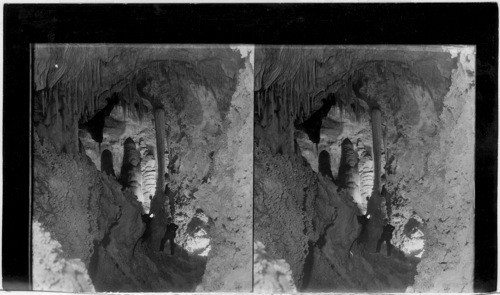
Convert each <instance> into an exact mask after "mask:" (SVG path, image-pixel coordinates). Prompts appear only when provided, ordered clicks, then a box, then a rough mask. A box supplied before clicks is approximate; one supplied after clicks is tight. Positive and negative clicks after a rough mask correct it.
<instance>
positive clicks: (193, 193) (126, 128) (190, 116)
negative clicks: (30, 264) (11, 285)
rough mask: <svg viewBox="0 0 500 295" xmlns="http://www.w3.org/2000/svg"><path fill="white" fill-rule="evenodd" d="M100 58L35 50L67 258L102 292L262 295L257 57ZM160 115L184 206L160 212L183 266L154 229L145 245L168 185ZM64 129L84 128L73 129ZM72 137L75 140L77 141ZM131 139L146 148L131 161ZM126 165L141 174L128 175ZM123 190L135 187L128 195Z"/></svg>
mask: <svg viewBox="0 0 500 295" xmlns="http://www.w3.org/2000/svg"><path fill="white" fill-rule="evenodd" d="M87 49H88V50H82V48H80V47H78V46H76V48H73V47H72V46H61V47H57V46H56V47H54V48H52V47H50V46H48V47H43V46H42V47H40V46H39V47H37V49H36V50H35V51H36V57H35V59H36V73H37V74H36V79H35V83H36V88H37V90H38V92H37V93H36V99H35V105H36V107H35V114H36V115H35V126H36V128H35V129H36V132H35V133H36V134H37V140H38V141H37V142H38V145H37V146H36V147H35V149H36V152H37V154H36V155H37V157H36V159H35V161H36V162H37V163H36V164H35V166H36V169H37V171H36V175H35V178H36V181H35V187H36V191H35V207H34V212H35V211H36V214H35V215H36V216H35V217H36V218H37V220H38V221H39V222H40V223H41V224H42V225H43V227H44V228H45V229H46V230H47V231H48V232H50V233H51V235H52V237H53V239H55V240H57V241H59V242H60V243H61V245H62V249H63V250H64V252H63V253H65V255H70V256H71V257H72V258H75V259H81V261H82V263H83V264H84V266H85V268H86V269H87V270H88V273H89V275H90V278H91V279H92V284H93V286H94V287H95V290H97V291H194V290H207V291H220V290H224V291H249V290H251V275H250V274H251V269H252V225H251V222H252V218H251V217H252V214H251V212H252V191H251V181H252V165H251V161H252V144H251V138H252V134H253V122H252V118H251V111H252V109H253V101H252V90H253V57H252V52H251V50H250V51H248V50H243V49H244V48H240V49H241V50H240V52H244V53H245V54H244V55H240V52H238V49H239V48H237V47H236V48H233V49H231V48H229V47H228V46H223V47H217V46H213V48H212V47H210V48H208V47H207V48H205V47H203V48H201V47H193V48H177V47H171V48H167V47H165V46H163V47H162V46H158V47H156V46H146V47H141V46H136V47H134V46H116V47H109V48H106V47H102V46H95V47H92V48H87ZM75 61H81V62H82V64H81V65H78V64H74V63H73V62H75ZM55 64H56V65H57V67H56V66H55ZM51 67H53V68H51ZM144 79H145V80H146V83H145V84H144V83H143V84H140V83H139V82H141V81H144ZM82 83H83V84H82ZM141 83H142V82H141ZM139 84H140V85H139ZM56 88H57V89H64V90H61V91H59V92H55V91H54V89H56ZM47 93H50V95H51V96H50V97H51V99H50V100H49V99H47V97H46V96H45V94H47ZM141 93H142V94H144V93H147V94H148V95H149V96H151V97H154V98H155V100H154V101H153V100H148V99H144V97H143V95H141ZM55 102H57V103H61V102H62V103H61V104H60V105H59V106H60V107H58V108H59V109H60V112H58V113H57V112H56V113H54V119H52V120H47V119H46V116H48V115H50V113H49V112H47V111H46V108H49V109H50V108H51V107H52V106H53V104H54V103H55ZM156 104H162V106H163V108H164V109H165V115H166V116H165V120H164V123H163V124H162V125H164V126H161V127H162V128H164V133H165V135H166V148H165V151H164V156H165V168H166V171H165V172H166V173H165V175H161V176H160V177H161V178H163V177H165V182H166V183H167V184H168V185H169V187H170V193H168V195H165V196H164V197H165V200H168V199H170V200H171V201H172V202H171V203H170V204H168V203H167V202H165V204H161V206H164V208H165V210H170V209H174V208H175V210H172V212H173V213H174V221H175V223H176V224H178V225H179V229H178V231H177V237H176V240H175V242H176V244H177V245H178V247H177V249H176V254H175V255H174V256H169V255H167V254H166V253H162V252H158V247H156V246H155V245H156V244H157V243H156V242H159V240H160V239H161V237H162V236H163V233H164V230H157V231H152V233H153V234H152V235H151V237H153V238H154V239H152V240H151V242H150V241H149V240H147V241H146V242H144V243H143V242H142V241H141V240H140V238H141V236H142V235H143V233H144V230H145V226H144V223H143V222H142V221H141V213H142V212H148V211H149V209H150V208H151V200H150V198H149V197H150V196H154V195H155V191H156V186H157V185H156V182H157V181H156V179H157V178H158V172H157V170H158V169H157V167H158V163H156V162H157V159H158V158H159V157H158V153H157V151H156V140H155V126H154V124H153V123H154V122H153V115H152V112H153V107H154V106H157V105H156ZM103 108H106V110H109V112H108V114H107V115H106V116H102V114H103V112H101V110H102V109H103ZM100 114H101V115H100ZM61 118H73V120H74V121H72V122H78V123H79V124H69V125H68V124H67V125H64V126H61V124H57V122H59V121H61ZM54 122H56V123H54ZM91 122H98V124H97V123H95V124H94V123H91ZM42 125H43V126H42ZM78 128H80V129H78ZM69 133H71V134H74V135H75V138H76V139H75V138H69V137H68V138H66V137H64V136H65V134H69ZM60 134H62V137H63V138H64V139H65V140H61V137H59V135H60ZM56 135H57V136H56ZM129 138H130V139H129ZM66 139H68V140H66ZM96 140H97V142H96ZM128 141H130V142H131V141H133V142H134V143H135V150H134V149H132V148H131V149H128V150H130V151H132V153H124V143H126V142H127V144H126V145H127V146H130V142H128ZM74 146H77V147H78V146H79V148H72V147H74ZM104 150H108V151H109V153H107V152H106V153H105V154H104V155H105V157H104V158H101V156H102V152H103V151H104ZM132 154H133V156H130V155H132ZM110 158H111V159H112V169H113V172H114V173H111V171H109V170H110V169H111V163H110V162H111V161H110ZM131 160H132V161H131ZM101 162H106V164H105V165H103V167H104V166H105V167H106V168H105V169H103V170H104V171H103V172H102V173H101V172H99V170H98V169H101ZM127 164H131V166H133V167H132V168H133V169H127V168H126V167H125V169H123V172H122V167H124V165H127ZM129 166H130V165H129ZM129 168H130V167H129ZM113 174H114V175H113ZM120 179H121V180H122V182H123V183H124V184H127V185H128V186H130V187H129V188H126V189H124V188H122V185H121V184H120V183H119V182H118V180H120ZM153 202H154V199H153ZM169 206H170V208H169ZM72 207H75V209H74V211H71V210H70V208H72ZM153 219H154V220H155V218H153ZM134 248H135V251H134ZM167 250H168V247H167ZM207 255H208V256H207Z"/></svg>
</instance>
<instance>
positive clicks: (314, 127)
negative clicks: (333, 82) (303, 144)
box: [295, 94, 335, 145]
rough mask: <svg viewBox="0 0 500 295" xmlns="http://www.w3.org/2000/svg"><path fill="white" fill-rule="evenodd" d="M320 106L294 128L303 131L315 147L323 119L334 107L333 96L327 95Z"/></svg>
mask: <svg viewBox="0 0 500 295" xmlns="http://www.w3.org/2000/svg"><path fill="white" fill-rule="evenodd" d="M322 103H323V104H322V106H321V107H320V108H319V109H318V110H317V111H315V112H314V113H313V114H312V115H311V116H310V117H309V118H308V119H307V120H305V121H304V122H303V123H301V124H296V125H295V128H297V129H298V130H303V131H305V132H306V133H307V135H308V136H309V140H311V141H312V142H313V143H315V144H316V145H317V144H318V143H319V140H320V134H321V125H322V124H323V119H324V118H325V117H326V116H327V115H328V112H329V111H330V109H331V108H332V106H334V105H335V97H334V95H333V94H331V95H329V96H328V98H326V99H324V100H323V102H322Z"/></svg>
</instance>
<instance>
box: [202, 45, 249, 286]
mask: <svg viewBox="0 0 500 295" xmlns="http://www.w3.org/2000/svg"><path fill="white" fill-rule="evenodd" d="M247 50H248V48H246V47H241V48H240V51H241V52H243V53H242V56H243V57H244V58H245V66H244V68H243V69H241V70H240V71H239V73H238V75H237V77H238V79H237V86H236V91H235V92H234V94H233V97H232V99H231V104H230V106H229V110H228V113H227V115H225V121H224V122H223V128H225V130H227V131H226V132H223V135H222V136H221V138H220V139H221V140H220V141H219V143H218V144H220V145H221V146H220V149H219V150H218V152H216V153H215V154H214V155H213V164H212V165H213V166H212V167H209V170H208V173H209V174H208V176H209V180H207V181H206V183H204V184H203V185H201V186H200V188H199V190H198V191H197V192H196V193H195V197H196V198H197V204H199V206H200V207H201V208H202V209H203V211H204V212H205V213H206V214H207V215H208V216H210V217H211V218H212V219H213V220H214V227H213V234H211V236H212V237H213V239H212V241H211V246H212V250H211V251H210V254H209V256H208V259H209V260H208V263H207V268H206V271H205V275H204V277H203V283H202V285H201V287H200V288H199V289H198V290H199V291H242V292H249V291H250V290H251V288H252V277H251V273H252V263H253V259H252V255H253V253H252V242H253V237H252V236H253V235H252V229H253V227H252V221H253V219H252V208H253V194H252V178H253V177H252V175H253V168H252V159H253V148H252V138H253V118H252V116H251V114H252V110H253V99H252V98H253V97H252V94H253V93H252V91H253V75H254V73H253V66H254V64H253V55H252V51H247ZM245 52H246V54H245Z"/></svg>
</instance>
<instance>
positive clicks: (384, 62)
mask: <svg viewBox="0 0 500 295" xmlns="http://www.w3.org/2000/svg"><path fill="white" fill-rule="evenodd" d="M256 60H257V61H258V62H257V63H258V64H259V66H258V67H257V69H256V87H255V90H256V113H255V118H256V119H255V120H256V129H255V130H256V142H257V145H258V148H259V149H261V150H263V151H267V152H265V157H264V158H263V159H265V161H263V162H264V163H273V164H274V162H279V163H280V164H279V165H276V167H277V168H276V169H275V170H278V171H273V172H272V173H273V174H270V173H269V172H267V171H266V170H265V169H259V165H258V164H256V167H255V169H256V176H255V179H256V180H257V181H260V182H262V183H264V180H267V179H271V181H270V182H272V186H268V187H265V186H262V185H261V188H260V189H261V191H260V192H259V194H256V203H255V209H256V210H257V208H261V209H262V208H264V209H263V211H262V212H258V213H257V211H256V213H255V216H256V225H255V235H256V236H258V237H262V239H260V240H261V241H263V242H264V244H265V245H266V248H267V249H268V253H269V255H271V257H272V258H273V259H285V260H286V261H287V262H288V263H289V264H290V266H291V269H292V271H293V275H294V279H295V283H296V285H297V287H298V288H299V289H305V290H315V291H318V290H323V291H331V290H338V291H353V290H355V291H397V292H403V291H405V290H406V289H407V288H408V290H409V291H412V290H414V291H424V292H439V291H447V292H462V291H469V292H470V291H472V265H473V263H472V261H473V252H472V251H473V228H474V224H473V221H472V220H473V212H474V205H473V204H474V192H473V184H474V180H473V177H474V175H473V166H474V165H473V150H474V149H473V140H474V72H475V69H474V67H475V64H474V50H473V48H470V47H451V48H448V47H447V48H445V47H437V46H435V47H419V48H417V47H405V46H400V47H392V48H391V47H384V46H381V47H370V46H366V47H354V46H352V47H350V46H339V47H332V48H320V49H318V48H314V47H310V48H300V47H282V48H279V47H273V48H271V47H270V48H262V49H259V50H258V51H257V53H256ZM332 100H333V101H334V104H333V106H332V108H331V109H330V111H329V112H328V115H327V116H325V117H324V118H323V119H322V120H321V122H320V124H317V126H319V128H321V129H320V130H319V141H318V142H317V143H316V142H314V140H312V138H311V134H310V133H307V132H309V131H307V129H304V128H302V126H303V124H304V122H308V120H310V117H312V116H314V113H315V112H317V111H318V110H319V109H320V108H321V107H322V106H324V105H325V104H326V103H327V102H329V103H330V102H331V101H332ZM372 107H377V108H379V109H380V110H381V114H382V122H381V127H382V138H381V141H382V143H381V146H382V150H381V154H382V157H381V168H382V170H381V173H380V174H381V175H380V176H381V177H380V180H381V189H382V192H381V198H379V199H376V200H375V199H371V200H374V201H373V202H371V203H370V202H369V203H368V207H370V206H375V208H378V209H376V210H377V212H378V213H377V214H378V216H377V218H375V220H372V221H371V222H370V223H369V225H370V227H369V228H370V230H369V236H370V239H369V243H368V244H367V245H366V246H365V245H364V244H359V245H358V244H357V243H355V244H354V246H353V250H352V252H353V257H352V258H350V259H349V258H348V254H349V251H348V249H349V246H350V243H351V242H352V241H353V239H354V238H355V237H356V236H357V234H358V232H359V225H358V224H357V222H356V218H355V215H357V214H359V211H358V209H361V213H363V207H364V206H365V204H360V202H363V200H364V199H366V197H368V196H370V195H371V189H372V187H373V180H374V177H373V172H374V171H373V167H374V166H373V156H372V153H373V146H372V134H371V131H372V130H371V124H370V120H371V118H370V116H369V110H370V109H371V108H372ZM290 122H293V124H291V123H290ZM458 134H461V136H458ZM346 138H348V139H349V140H350V141H351V142H353V143H354V146H353V149H354V151H355V152H357V154H358V157H359V162H358V163H357V166H358V172H359V174H360V177H359V183H358V186H359V187H360V194H361V198H360V201H359V200H356V201H357V203H358V204H357V205H358V206H357V207H358V208H356V206H355V204H354V203H353V201H354V199H353V198H352V196H350V194H348V193H347V192H346V191H344V190H338V188H337V185H338V184H340V183H339V180H342V179H338V177H339V172H341V171H338V170H337V169H339V167H340V166H341V165H340V161H341V142H342V141H343V140H345V139H346ZM292 143H293V144H292ZM325 151H326V152H328V156H329V160H330V164H331V165H330V166H331V171H332V175H333V178H334V179H333V180H334V181H333V182H332V180H331V179H330V178H328V177H327V176H326V175H325V176H323V175H322V174H325V173H321V174H320V175H318V176H316V177H317V179H318V180H317V181H314V182H311V184H314V186H316V189H315V190H316V191H317V193H316V194H314V195H313V196H312V197H311V199H312V200H313V204H315V205H313V209H312V210H309V211H308V210H306V209H301V208H300V206H297V205H296V203H300V200H301V197H300V196H295V195H294V196H293V197H290V196H287V195H286V194H284V192H286V190H287V188H288V187H296V186H300V185H304V186H307V187H309V186H308V185H306V183H308V182H309V181H308V180H307V179H308V178H304V177H297V178H294V177H293V176H284V175H286V174H287V173H288V174H296V172H295V171H294V170H293V169H290V167H294V166H296V165H298V163H301V162H302V159H300V158H299V157H296V155H297V154H299V155H302V157H303V159H305V160H306V161H307V164H308V165H307V166H305V167H306V169H310V170H309V171H311V172H312V171H314V172H318V161H320V159H319V156H320V155H321V154H323V159H325V158H326V157H324V152H325ZM257 154H258V153H257ZM258 161H259V156H256V163H258ZM290 161H291V162H295V163H296V164H293V163H291V164H289V163H288V162H290ZM285 163H286V164H285ZM287 165H289V166H288V167H287ZM284 167H286V168H284ZM302 169H304V168H302ZM322 169H323V168H322ZM320 170H321V169H320ZM258 171H260V173H261V174H262V176H257V174H258V173H259V172H258ZM301 173H305V172H299V173H298V174H299V175H300V174H301ZM326 174H328V173H326ZM273 175H280V177H279V178H277V177H274V176H273ZM287 177H289V178H291V179H292V181H288V182H285V181H283V180H284V179H286V178H287ZM261 178H262V179H261ZM340 182H342V181H340ZM257 183H259V182H257ZM290 183H293V184H292V185H290ZM311 184H309V185H311ZM309 188H310V187H309ZM256 192H257V189H256ZM259 195H262V196H268V195H272V196H271V197H269V198H271V199H278V200H279V197H274V195H277V196H280V197H281V196H286V197H285V199H289V200H288V201H286V202H284V201H283V202H281V203H280V204H277V205H276V206H275V207H274V208H273V209H269V208H265V207H264V206H263V205H264V204H266V202H269V201H268V200H266V199H264V198H258V196H259ZM298 195H303V194H298ZM375 201H376V202H375ZM370 204H371V205H370ZM267 211H269V212H267ZM291 212H292V213H291ZM285 214H288V216H287V218H291V219H292V220H293V221H294V222H296V223H298V224H296V225H295V226H294V228H296V229H295V230H296V231H297V232H299V233H300V230H301V229H305V228H306V227H307V226H306V222H305V221H302V222H299V220H302V217H303V216H305V218H303V219H304V220H307V219H308V218H311V219H312V220H313V225H314V226H313V233H310V234H309V235H310V236H312V237H315V236H316V238H313V239H309V240H307V238H305V236H306V235H307V234H306V232H307V231H304V232H303V233H302V234H298V233H297V234H292V233H291V232H290V233H288V231H287V230H285V232H287V233H288V235H287V238H286V239H285V238H283V237H281V236H280V235H278V234H275V231H274V230H273V227H272V223H278V224H279V222H280V221H279V218H276V217H275V216H283V215H285ZM266 215H267V216H271V217H268V218H270V219H271V220H272V221H271V222H267V224H271V225H270V226H261V225H259V223H263V221H262V220H264V221H265V218H257V217H258V216H266ZM384 215H387V217H388V218H390V220H391V223H392V224H393V225H394V226H395V227H396V230H395V232H394V238H393V240H392V241H393V243H394V245H395V249H394V250H395V251H393V253H394V254H393V257H392V258H389V259H387V258H385V257H383V256H381V255H374V254H371V253H370V252H373V251H374V248H375V243H376V240H377V239H378V237H379V235H380V232H381V228H380V227H381V226H380V225H379V224H380V223H381V218H382V217H383V216H384ZM273 218H276V219H277V220H274V219H273ZM267 224H266V225H267ZM284 228H287V225H285V227H284ZM266 232H270V233H271V234H270V235H268V236H267V240H264V239H265V238H266ZM317 236H319V237H317ZM305 243H309V249H308V251H307V253H309V254H308V255H307V256H306V257H305V258H304V260H303V259H302V257H301V256H297V255H289V254H288V253H299V252H300V251H302V250H303V247H304V244H305ZM289 248H290V249H289ZM272 249H286V251H285V250H280V251H272ZM384 250H385V248H383V250H382V253H384V254H385V251H384ZM296 257H299V259H297V258H296ZM420 257H421V260H420ZM417 264H418V267H417ZM297 271H298V272H299V275H297V273H296V272H297ZM297 277H299V278H303V280H302V281H300V280H297Z"/></svg>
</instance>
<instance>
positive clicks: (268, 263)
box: [253, 241, 297, 293]
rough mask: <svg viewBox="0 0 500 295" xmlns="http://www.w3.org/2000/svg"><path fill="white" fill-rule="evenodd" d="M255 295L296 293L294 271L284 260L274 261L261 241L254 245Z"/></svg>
mask: <svg viewBox="0 0 500 295" xmlns="http://www.w3.org/2000/svg"><path fill="white" fill-rule="evenodd" d="M254 249H255V253H254V285H253V290H254V292H255V293H296V292H297V288H296V287H295V284H294V283H293V276H292V270H291V269H290V265H289V264H288V263H287V262H286V261H285V260H284V259H272V258H271V257H270V256H269V255H268V254H267V252H266V247H265V246H264V244H263V243H262V242H260V241H256V242H255V243H254Z"/></svg>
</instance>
